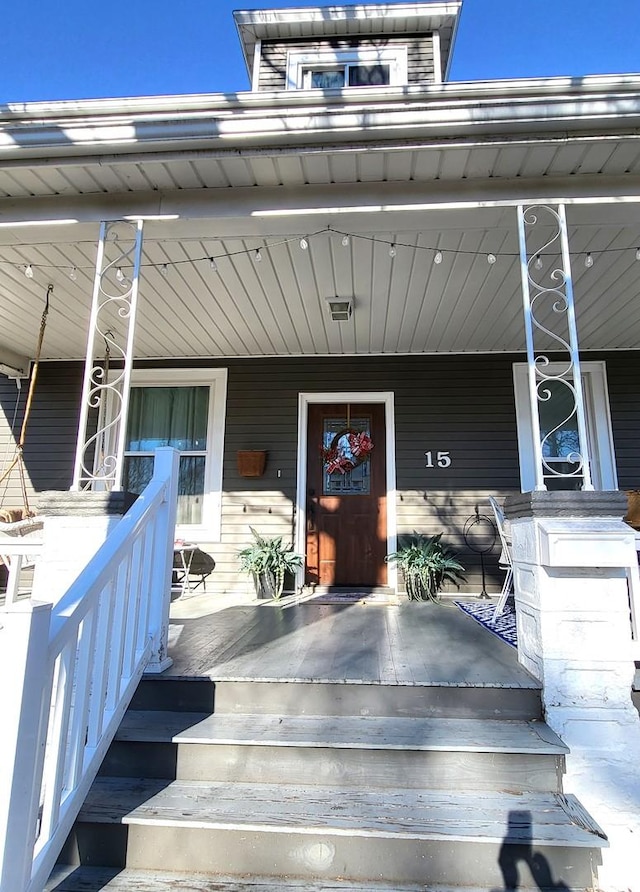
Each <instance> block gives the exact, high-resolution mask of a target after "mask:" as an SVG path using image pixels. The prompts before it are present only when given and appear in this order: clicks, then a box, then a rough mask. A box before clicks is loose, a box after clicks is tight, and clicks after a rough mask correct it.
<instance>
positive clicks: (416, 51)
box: [258, 34, 435, 90]
mask: <svg viewBox="0 0 640 892" xmlns="http://www.w3.org/2000/svg"><path fill="white" fill-rule="evenodd" d="M393 46H406V47H407V75H408V80H409V83H410V84H432V83H433V82H434V80H435V77H434V63H433V35H431V34H419V35H414V36H411V37H407V36H406V35H404V36H402V37H389V36H380V37H367V38H366V39H363V38H358V39H350V40H349V39H346V40H294V41H286V42H283V41H264V42H263V44H262V52H261V56H260V73H259V76H258V90H284V89H286V73H287V53H288V52H289V51H291V50H296V51H300V50H301V51H310V50H314V49H318V50H351V49H354V48H355V47H358V48H361V49H380V48H381V47H393Z"/></svg>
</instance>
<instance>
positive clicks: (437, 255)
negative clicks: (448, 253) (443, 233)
mask: <svg viewBox="0 0 640 892" xmlns="http://www.w3.org/2000/svg"><path fill="white" fill-rule="evenodd" d="M433 262H434V263H442V251H436V253H435V254H434V256H433Z"/></svg>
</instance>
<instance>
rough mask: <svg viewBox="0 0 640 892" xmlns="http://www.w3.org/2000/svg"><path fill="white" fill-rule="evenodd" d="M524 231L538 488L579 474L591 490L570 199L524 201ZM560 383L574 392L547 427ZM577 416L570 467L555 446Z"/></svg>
mask: <svg viewBox="0 0 640 892" xmlns="http://www.w3.org/2000/svg"><path fill="white" fill-rule="evenodd" d="M518 236H519V241H520V271H521V276H522V296H523V302H524V322H525V334H526V342H527V361H528V366H529V396H530V401H531V419H532V427H533V440H534V450H535V466H536V485H535V488H536V489H537V490H545V489H546V488H547V486H546V484H545V478H546V479H550V478H565V479H569V478H577V479H579V480H581V482H582V488H583V489H585V490H587V489H588V490H591V489H593V484H592V482H591V470H590V456H589V451H588V439H587V425H586V418H585V409H584V397H583V391H582V379H581V375H580V358H579V354H578V333H577V328H576V318H575V307H574V299H573V282H572V278H571V260H570V256H569V239H568V237H567V221H566V216H565V210H564V205H558V207H557V209H555V208H553V207H550V206H548V205H531V206H529V207H524V206H523V205H519V206H518ZM537 344H538V345H539V347H537V346H536V345H537ZM541 351H544V352H541ZM556 351H557V352H559V353H560V354H561V356H562V359H561V362H560V366H561V367H560V369H557V368H555V367H552V365H551V361H550V359H549V356H548V355H547V354H548V353H550V352H556ZM556 386H557V387H559V388H564V392H563V395H564V396H565V397H567V396H568V400H566V402H567V409H566V411H564V410H563V412H562V415H563V416H564V417H563V418H562V419H554V424H553V427H552V429H551V430H546V431H543V430H542V428H541V423H540V406H541V404H543V403H547V402H549V401H550V400H551V399H552V395H553V389H554V388H555V387H556ZM574 419H575V424H576V427H577V443H576V444H572V448H571V449H570V450H569V451H568V452H567V453H566V455H565V456H564V458H565V464H569V465H572V468H571V469H570V470H568V471H567V470H563V469H562V468H561V467H560V466H559V463H558V462H555V463H554V462H553V461H551V460H550V455H551V452H552V449H551V446H552V444H553V442H554V438H556V439H557V438H558V436H559V434H560V432H561V431H563V430H565V429H566V426H567V424H572V423H573V421H574ZM574 446H575V447H577V448H573V447H574Z"/></svg>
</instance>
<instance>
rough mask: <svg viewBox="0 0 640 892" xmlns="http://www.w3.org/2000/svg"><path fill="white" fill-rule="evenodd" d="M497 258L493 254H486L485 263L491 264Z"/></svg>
mask: <svg viewBox="0 0 640 892" xmlns="http://www.w3.org/2000/svg"><path fill="white" fill-rule="evenodd" d="M497 259H498V258H497V257H496V255H495V254H487V263H488V264H489V265H491V266H492V265H493V264H494V263H495V262H496V260H497Z"/></svg>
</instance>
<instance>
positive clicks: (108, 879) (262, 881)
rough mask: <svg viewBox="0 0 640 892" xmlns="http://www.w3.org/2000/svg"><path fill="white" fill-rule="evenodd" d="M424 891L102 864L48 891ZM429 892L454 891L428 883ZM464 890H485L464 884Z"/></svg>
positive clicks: (56, 876)
mask: <svg viewBox="0 0 640 892" xmlns="http://www.w3.org/2000/svg"><path fill="white" fill-rule="evenodd" d="M168 889H171V890H174V892H425V886H424V884H423V883H420V884H418V885H414V884H404V883H393V884H389V883H376V882H354V881H349V880H332V879H319V880H317V881H314V880H304V879H290V878H288V877H256V876H245V877H231V876H228V877H225V876H215V877H213V876H211V875H207V874H184V873H173V872H171V873H168V872H165V871H155V870H132V869H131V868H125V869H123V870H114V869H111V868H103V867H68V866H59V867H57V868H56V869H55V870H54V872H53V874H52V875H51V878H50V879H49V881H48V883H47V885H46V887H45V892H102V890H105V892H167V890H168ZM429 892H451V890H450V889H447V890H445V889H441V888H440V887H437V886H429ZM464 892H486V889H480V888H477V889H474V888H471V887H465V890H464Z"/></svg>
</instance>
